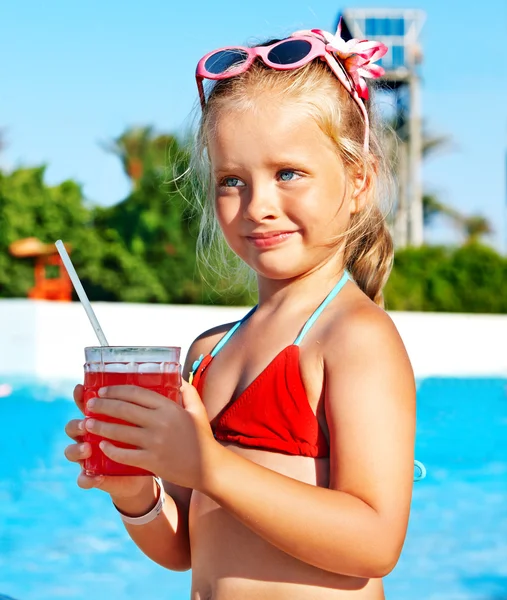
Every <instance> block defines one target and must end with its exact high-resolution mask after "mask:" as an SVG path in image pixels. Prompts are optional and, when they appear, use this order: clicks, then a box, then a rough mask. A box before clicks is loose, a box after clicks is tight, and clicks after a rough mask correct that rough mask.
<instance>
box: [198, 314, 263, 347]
mask: <svg viewBox="0 0 507 600" xmlns="http://www.w3.org/2000/svg"><path fill="white" fill-rule="evenodd" d="M256 310H257V306H254V307H253V308H252V310H251V311H250V312H249V313H248V314H246V315H245V316H244V317H243V318H242V319H241V321H238V322H237V323H236V325H234V327H231V328H230V329H229V331H228V332H227V333H226V334H225V335H224V337H223V338H222V339H221V340H220V341H219V342H218V344H217V345H216V346H215V347H214V348H213V350H212V351H211V353H210V356H211V358H214V357H215V356H216V355H217V354H218V353H219V352H220V350H222V348H223V347H224V346H225V344H227V342H228V341H229V340H230V339H231V337H232V336H233V335H234V334H235V333H236V331H237V330H238V329H239V328H240V327H241V325H243V323H244V322H245V321H246V320H248V319H249V318H250V317H251V316H252V315H253V314H254V312H255V311H256Z"/></svg>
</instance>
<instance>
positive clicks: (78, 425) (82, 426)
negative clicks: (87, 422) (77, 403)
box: [77, 421, 85, 431]
mask: <svg viewBox="0 0 507 600" xmlns="http://www.w3.org/2000/svg"><path fill="white" fill-rule="evenodd" d="M77 428H78V429H79V431H84V428H85V426H84V421H79V423H78V424H77Z"/></svg>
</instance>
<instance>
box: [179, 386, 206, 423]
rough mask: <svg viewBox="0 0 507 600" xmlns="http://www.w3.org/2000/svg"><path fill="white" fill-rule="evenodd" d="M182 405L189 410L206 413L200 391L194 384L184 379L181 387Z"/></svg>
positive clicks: (195, 412)
mask: <svg viewBox="0 0 507 600" xmlns="http://www.w3.org/2000/svg"><path fill="white" fill-rule="evenodd" d="M180 392H181V405H182V406H183V408H184V409H185V410H187V411H188V412H191V413H194V414H199V413H204V414H206V409H205V408H204V404H203V403H202V400H201V397H200V396H199V392H198V391H197V390H196V389H195V387H194V386H193V385H191V384H190V383H188V382H187V381H185V380H184V379H183V380H182V383H181V387H180Z"/></svg>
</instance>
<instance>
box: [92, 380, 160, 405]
mask: <svg viewBox="0 0 507 600" xmlns="http://www.w3.org/2000/svg"><path fill="white" fill-rule="evenodd" d="M98 395H99V396H100V397H101V398H114V399H116V400H125V401H126V402H132V403H133V404H138V405H139V406H144V407H145V408H158V407H159V406H161V405H162V403H165V402H167V398H166V397H165V396H162V395H161V394H157V392H153V391H151V390H147V389H145V388H142V387H139V386H137V385H111V386H108V387H103V388H100V390H99V392H98Z"/></svg>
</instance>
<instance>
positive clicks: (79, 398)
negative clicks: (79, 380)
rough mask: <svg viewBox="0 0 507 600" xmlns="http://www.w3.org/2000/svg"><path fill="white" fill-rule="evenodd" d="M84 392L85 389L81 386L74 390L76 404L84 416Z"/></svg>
mask: <svg viewBox="0 0 507 600" xmlns="http://www.w3.org/2000/svg"><path fill="white" fill-rule="evenodd" d="M83 390H84V387H83V386H82V385H81V384H78V385H76V387H75V388H74V392H73V396H74V402H75V403H76V404H77V407H78V408H79V410H80V411H81V412H82V413H83V414H84V404H83Z"/></svg>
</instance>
